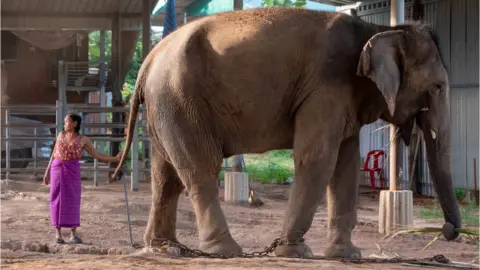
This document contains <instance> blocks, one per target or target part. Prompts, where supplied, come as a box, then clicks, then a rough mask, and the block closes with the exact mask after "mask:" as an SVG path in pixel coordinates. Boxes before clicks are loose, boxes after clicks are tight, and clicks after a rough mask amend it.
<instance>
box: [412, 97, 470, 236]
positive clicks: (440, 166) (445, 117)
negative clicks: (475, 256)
mask: <svg viewBox="0 0 480 270" xmlns="http://www.w3.org/2000/svg"><path fill="white" fill-rule="evenodd" d="M447 96H448V89H447V91H445V93H444V94H440V95H438V96H431V97H430V102H429V108H428V111H426V112H420V114H419V115H418V117H417V121H418V124H419V126H420V128H421V129H422V131H423V134H424V138H425V144H426V148H427V159H428V167H429V169H430V175H431V179H432V181H433V184H434V187H435V191H436V192H437V196H438V200H439V201H440V205H441V207H442V210H443V215H444V218H445V221H446V222H447V223H450V224H451V225H453V226H451V225H449V226H445V227H444V231H443V235H444V237H445V238H446V239H447V240H454V239H455V238H457V237H458V235H459V234H458V232H455V231H453V229H457V228H460V227H461V225H462V220H461V216H460V210H459V207H458V202H457V199H456V195H455V190H454V188H453V183H452V172H451V168H450V165H451V164H450V159H451V146H450V124H449V123H450V110H449V104H448V103H449V100H448V98H447ZM446 227H449V228H450V230H445V228H446Z"/></svg>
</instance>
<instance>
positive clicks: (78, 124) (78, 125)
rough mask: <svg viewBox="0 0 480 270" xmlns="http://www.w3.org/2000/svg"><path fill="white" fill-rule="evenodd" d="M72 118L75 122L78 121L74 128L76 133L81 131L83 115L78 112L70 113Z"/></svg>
mask: <svg viewBox="0 0 480 270" xmlns="http://www.w3.org/2000/svg"><path fill="white" fill-rule="evenodd" d="M68 115H69V116H70V119H72V121H73V122H77V126H76V127H75V128H74V130H75V132H76V133H80V126H81V124H82V117H81V116H80V115H78V114H73V113H69V114H68Z"/></svg>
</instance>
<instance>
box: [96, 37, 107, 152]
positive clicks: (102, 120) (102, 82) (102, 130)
mask: <svg viewBox="0 0 480 270" xmlns="http://www.w3.org/2000/svg"><path fill="white" fill-rule="evenodd" d="M98 77H99V79H100V92H99V95H100V97H99V98H100V107H105V106H106V100H105V30H101V31H100V65H99V69H98ZM105 122H106V118H105V113H104V112H103V111H102V112H100V123H102V124H105ZM106 130H107V129H105V128H100V134H101V135H102V136H105V133H106ZM98 145H99V148H100V151H101V152H102V153H103V152H104V151H105V141H99V142H98ZM97 150H98V149H97Z"/></svg>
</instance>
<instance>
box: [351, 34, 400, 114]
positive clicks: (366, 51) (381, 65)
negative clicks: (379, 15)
mask: <svg viewBox="0 0 480 270" xmlns="http://www.w3.org/2000/svg"><path fill="white" fill-rule="evenodd" d="M404 37H405V32H404V31H402V30H391V31H385V32H381V33H378V34H375V35H374V36H373V37H372V38H370V40H368V42H367V44H365V46H364V47H363V50H362V54H361V55H360V61H359V63H358V66H357V75H358V76H366V77H369V78H370V79H371V80H372V81H374V82H375V83H376V84H377V87H378V89H379V90H380V91H381V92H382V94H383V97H384V98H385V101H386V102H387V105H388V110H389V111H390V114H391V116H392V117H393V114H394V112H395V99H396V97H397V93H398V88H399V87H400V82H401V73H403V65H404V63H405V53H404V49H403V44H404Z"/></svg>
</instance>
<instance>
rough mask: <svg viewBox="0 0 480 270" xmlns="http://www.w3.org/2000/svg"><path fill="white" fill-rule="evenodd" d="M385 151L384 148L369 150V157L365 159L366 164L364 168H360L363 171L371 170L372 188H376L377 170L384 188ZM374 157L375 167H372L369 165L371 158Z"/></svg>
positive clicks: (381, 185) (381, 186)
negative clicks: (383, 167)
mask: <svg viewBox="0 0 480 270" xmlns="http://www.w3.org/2000/svg"><path fill="white" fill-rule="evenodd" d="M384 155H385V152H384V151H383V150H372V151H370V152H368V154H367V158H366V160H365V164H364V165H363V168H361V169H360V171H362V172H369V173H370V183H371V184H372V189H375V172H378V176H379V180H380V188H382V189H383V177H382V165H383V161H384V160H383V159H384V158H383V157H384ZM371 157H373V167H372V168H370V167H369V166H368V165H369V164H370V158H371ZM380 157H382V163H381V164H379V160H380Z"/></svg>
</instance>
